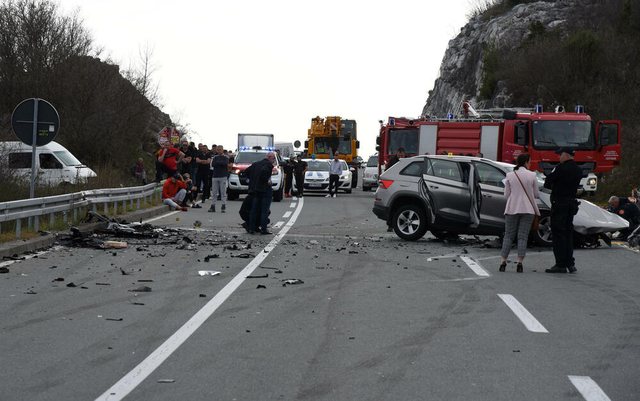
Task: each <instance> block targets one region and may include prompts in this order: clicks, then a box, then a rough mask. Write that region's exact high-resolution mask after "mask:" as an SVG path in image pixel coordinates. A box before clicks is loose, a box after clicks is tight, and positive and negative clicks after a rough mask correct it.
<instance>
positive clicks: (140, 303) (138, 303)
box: [131, 302, 144, 305]
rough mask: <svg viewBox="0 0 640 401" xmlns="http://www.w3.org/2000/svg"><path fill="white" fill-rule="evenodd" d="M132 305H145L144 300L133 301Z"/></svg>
mask: <svg viewBox="0 0 640 401" xmlns="http://www.w3.org/2000/svg"><path fill="white" fill-rule="evenodd" d="M131 305H144V302H131Z"/></svg>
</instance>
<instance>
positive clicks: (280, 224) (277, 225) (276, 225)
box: [273, 221, 284, 228]
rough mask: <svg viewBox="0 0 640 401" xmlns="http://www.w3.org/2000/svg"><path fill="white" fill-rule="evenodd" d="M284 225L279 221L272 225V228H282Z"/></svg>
mask: <svg viewBox="0 0 640 401" xmlns="http://www.w3.org/2000/svg"><path fill="white" fill-rule="evenodd" d="M283 224H284V221H279V222H277V223H276V224H274V225H273V228H280V227H282V225H283Z"/></svg>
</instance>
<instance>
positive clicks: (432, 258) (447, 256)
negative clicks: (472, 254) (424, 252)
mask: <svg viewBox="0 0 640 401" xmlns="http://www.w3.org/2000/svg"><path fill="white" fill-rule="evenodd" d="M458 256H460V254H459V253H450V254H449V255H439V256H432V257H430V258H427V262H433V261H434V260H438V259H451V258H457V257H458Z"/></svg>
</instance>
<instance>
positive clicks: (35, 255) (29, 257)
mask: <svg viewBox="0 0 640 401" xmlns="http://www.w3.org/2000/svg"><path fill="white" fill-rule="evenodd" d="M62 248H63V247H62V246H60V245H56V246H53V247H51V248H49V249H46V250H44V251H40V252H36V253H34V254H32V255H22V256H20V257H21V258H24V259H18V260H7V261H6V262H2V263H0V267H6V266H11V265H12V264H14V263H18V262H22V261H23V260H28V259H33V258H37V257H40V256H42V255H44V254H47V253H49V252H55V251H57V250H60V249H62Z"/></svg>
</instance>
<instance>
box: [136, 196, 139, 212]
mask: <svg viewBox="0 0 640 401" xmlns="http://www.w3.org/2000/svg"><path fill="white" fill-rule="evenodd" d="M136 209H138V210H140V198H138V199H137V201H136Z"/></svg>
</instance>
